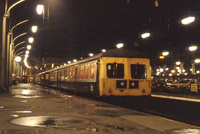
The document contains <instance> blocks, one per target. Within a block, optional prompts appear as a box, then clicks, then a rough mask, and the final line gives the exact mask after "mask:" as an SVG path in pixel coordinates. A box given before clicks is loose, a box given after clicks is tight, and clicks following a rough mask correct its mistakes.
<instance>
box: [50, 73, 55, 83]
mask: <svg viewBox="0 0 200 134" xmlns="http://www.w3.org/2000/svg"><path fill="white" fill-rule="evenodd" d="M52 80H54V73H53V72H51V73H50V81H52Z"/></svg>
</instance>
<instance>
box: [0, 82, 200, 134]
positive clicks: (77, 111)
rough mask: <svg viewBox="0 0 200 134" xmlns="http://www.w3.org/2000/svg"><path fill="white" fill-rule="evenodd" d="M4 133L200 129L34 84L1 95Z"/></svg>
mask: <svg viewBox="0 0 200 134" xmlns="http://www.w3.org/2000/svg"><path fill="white" fill-rule="evenodd" d="M0 117H1V118H0V124H1V125H0V134H66V133H69V134H80V133H82V134H90V133H102V134H122V133H126V134H186V133H187V134H188V133H189V134H200V128H199V127H196V126H192V125H188V124H185V123H181V122H177V121H174V120H169V119H166V118H161V117H157V116H153V115H150V114H146V113H142V112H137V111H134V110H130V109H126V108H122V107H118V106H114V105H111V104H107V103H103V102H99V101H95V100H91V99H88V98H83V97H79V96H75V95H71V94H68V93H62V92H60V91H57V90H54V89H48V88H43V87H41V86H38V85H33V84H18V85H15V86H12V87H11V88H10V91H9V93H7V94H0Z"/></svg>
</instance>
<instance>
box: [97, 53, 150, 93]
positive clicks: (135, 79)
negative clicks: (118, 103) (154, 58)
mask: <svg viewBox="0 0 200 134" xmlns="http://www.w3.org/2000/svg"><path fill="white" fill-rule="evenodd" d="M99 87H100V88H99V90H100V96H150V95H151V71H150V60H149V59H147V58H119V57H116V58H113V57H102V58H101V59H100V75H99Z"/></svg>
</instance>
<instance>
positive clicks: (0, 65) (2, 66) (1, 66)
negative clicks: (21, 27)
mask: <svg viewBox="0 0 200 134" xmlns="http://www.w3.org/2000/svg"><path fill="white" fill-rule="evenodd" d="M24 1H26V0H19V1H17V2H16V3H14V4H13V5H11V6H10V7H9V8H8V0H5V12H4V16H3V21H2V45H1V55H0V79H1V81H0V89H3V88H5V87H6V83H5V80H6V79H5V76H6V73H5V72H6V71H5V70H6V65H7V64H6V59H7V57H6V48H8V47H6V20H7V18H9V16H10V10H11V9H12V8H13V7H15V6H16V5H18V4H20V3H21V2H24Z"/></svg>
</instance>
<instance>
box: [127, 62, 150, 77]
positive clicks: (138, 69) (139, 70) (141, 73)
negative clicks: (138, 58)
mask: <svg viewBox="0 0 200 134" xmlns="http://www.w3.org/2000/svg"><path fill="white" fill-rule="evenodd" d="M131 77H132V78H134V79H146V78H147V72H146V65H138V64H131Z"/></svg>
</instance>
